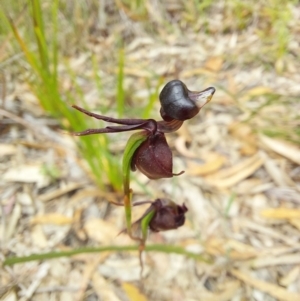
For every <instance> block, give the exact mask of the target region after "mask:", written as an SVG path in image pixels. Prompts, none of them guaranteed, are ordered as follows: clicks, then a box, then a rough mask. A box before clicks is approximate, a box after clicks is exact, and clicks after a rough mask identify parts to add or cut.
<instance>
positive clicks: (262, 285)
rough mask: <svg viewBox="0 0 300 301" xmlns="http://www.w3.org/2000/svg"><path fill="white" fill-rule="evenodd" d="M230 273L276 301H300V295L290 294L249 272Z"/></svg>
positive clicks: (234, 271) (235, 271)
mask: <svg viewBox="0 0 300 301" xmlns="http://www.w3.org/2000/svg"><path fill="white" fill-rule="evenodd" d="M230 273H231V274H232V275H233V276H234V277H236V278H238V279H239V280H241V281H243V282H245V283H246V284H248V285H250V286H253V287H255V288H256V289H258V290H260V291H262V292H265V293H267V294H269V295H270V296H272V297H274V298H275V299H278V300H282V301H299V300H300V294H297V293H292V292H289V291H288V290H286V289H284V288H282V287H280V286H278V285H276V284H273V283H269V282H266V281H262V280H258V279H256V278H254V277H251V276H250V275H249V272H247V273H245V272H242V271H239V270H231V271H230Z"/></svg>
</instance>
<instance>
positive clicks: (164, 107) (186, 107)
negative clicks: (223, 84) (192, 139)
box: [159, 80, 215, 121]
mask: <svg viewBox="0 0 300 301" xmlns="http://www.w3.org/2000/svg"><path fill="white" fill-rule="evenodd" d="M214 92H215V89H214V88H212V87H210V88H207V89H205V90H203V91H200V92H193V91H190V90H189V89H188V88H187V87H186V85H185V84H184V83H183V82H182V81H180V80H172V81H170V82H168V83H167V84H166V85H165V86H164V88H163V89H162V91H161V92H160V95H159V100H160V104H161V109H160V114H161V116H162V118H163V119H164V120H165V121H170V120H172V119H177V120H187V119H191V118H192V117H194V116H195V115H197V114H198V113H199V111H200V109H201V108H202V107H203V105H205V104H206V103H207V102H208V101H210V99H211V97H212V95H213V94H214Z"/></svg>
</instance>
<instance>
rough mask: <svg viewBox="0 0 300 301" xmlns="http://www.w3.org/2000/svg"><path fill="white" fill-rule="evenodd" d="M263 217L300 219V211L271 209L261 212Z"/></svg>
mask: <svg viewBox="0 0 300 301" xmlns="http://www.w3.org/2000/svg"><path fill="white" fill-rule="evenodd" d="M261 216H262V217H264V218H272V219H297V218H299V219H300V209H292V208H283V207H281V208H269V209H264V210H262V211H261Z"/></svg>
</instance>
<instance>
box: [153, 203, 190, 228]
mask: <svg viewBox="0 0 300 301" xmlns="http://www.w3.org/2000/svg"><path fill="white" fill-rule="evenodd" d="M151 207H153V209H154V210H155V213H154V216H153V218H152V219H151V221H150V223H149V228H150V229H151V230H152V231H154V232H159V231H167V230H172V229H177V228H179V227H181V226H182V225H183V224H184V222H185V213H186V212H187V211H188V209H187V207H186V206H185V204H182V206H179V205H177V204H175V203H174V202H173V201H171V200H168V199H156V200H155V201H154V202H153V203H152V205H151Z"/></svg>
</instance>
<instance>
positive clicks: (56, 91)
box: [4, 0, 124, 190]
mask: <svg viewBox="0 0 300 301" xmlns="http://www.w3.org/2000/svg"><path fill="white" fill-rule="evenodd" d="M58 3H59V1H58V0H54V1H52V2H51V7H50V11H51V14H50V18H51V20H50V24H47V27H46V26H45V24H44V11H43V9H42V2H40V0H32V1H31V21H32V24H33V25H32V26H31V25H30V23H28V24H27V28H26V29H28V32H30V30H32V31H33V33H34V39H29V38H28V37H27V38H26V37H23V35H22V33H21V31H20V29H19V28H17V26H16V24H15V22H14V20H13V19H12V18H10V17H9V16H8V15H4V23H6V24H10V26H11V30H12V32H13V35H14V37H15V40H16V41H17V42H18V45H19V47H20V48H21V50H22V52H23V53H24V55H25V58H26V60H27V62H28V63H29V65H30V67H31V69H32V72H33V74H34V76H33V77H32V78H30V79H29V81H28V83H29V85H30V87H31V89H32V92H33V93H34V94H35V95H36V96H37V98H38V100H39V101H40V104H41V106H42V107H43V108H44V109H45V111H46V112H48V113H49V114H50V115H51V116H53V117H55V118H57V119H58V120H59V121H60V123H61V124H62V125H63V126H64V127H65V129H66V130H68V131H79V130H81V129H82V128H88V127H90V126H91V123H92V121H91V120H89V118H86V116H84V115H82V114H77V113H75V112H74V111H73V110H72V109H71V108H70V104H72V103H77V104H78V103H79V104H86V101H85V99H84V93H83V92H82V91H81V89H80V87H79V86H78V85H77V83H76V78H75V77H73V78H72V70H71V69H68V71H69V75H71V78H72V84H73V86H75V89H74V91H72V92H68V91H64V92H65V95H66V97H63V93H62V92H61V87H60V84H59V83H60V78H59V75H58V72H57V68H58V62H59V60H60V59H61V56H60V50H59V47H58ZM48 17H49V16H48ZM35 48H36V49H37V51H34V50H33V49H35ZM122 72H123V71H122V66H120V69H119V73H120V75H119V76H118V80H119V83H118V87H122V82H123V75H122ZM94 75H95V81H96V82H97V83H98V85H97V86H98V88H99V90H101V79H100V78H99V76H98V74H97V73H96V72H94ZM121 93H123V90H121V89H120V93H119V99H120V101H119V102H118V110H119V111H120V110H121V108H122V106H124V103H123V102H122V94H121ZM65 98H67V99H68V101H65ZM120 112H121V113H122V111H120ZM78 148H79V150H80V152H81V154H82V155H83V157H84V158H85V159H86V161H87V162H88V165H89V167H90V169H91V171H92V174H93V176H94V179H95V181H96V183H97V184H98V185H99V186H100V187H102V188H104V185H105V184H106V183H108V182H109V183H110V184H111V185H112V186H113V187H114V189H116V190H120V189H121V186H122V181H121V178H120V176H119V175H120V173H121V170H120V165H119V163H118V161H117V160H116V159H115V158H114V156H112V155H111V153H110V151H109V138H108V137H104V136H101V137H84V138H82V139H80V140H78Z"/></svg>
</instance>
